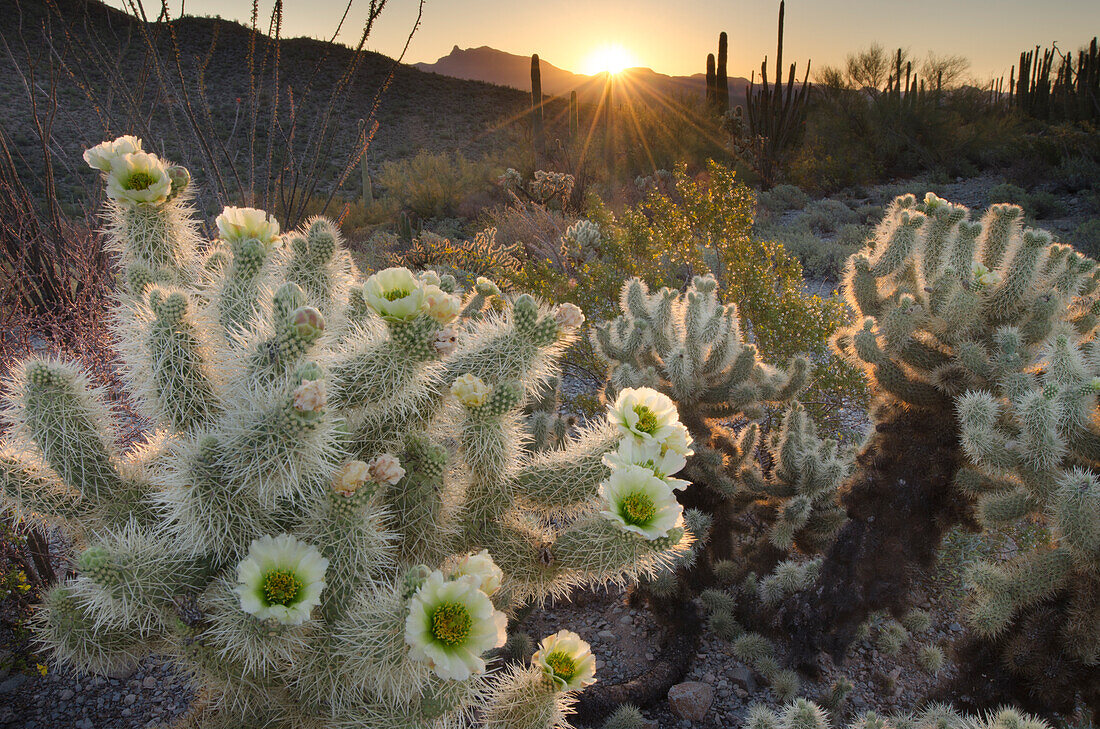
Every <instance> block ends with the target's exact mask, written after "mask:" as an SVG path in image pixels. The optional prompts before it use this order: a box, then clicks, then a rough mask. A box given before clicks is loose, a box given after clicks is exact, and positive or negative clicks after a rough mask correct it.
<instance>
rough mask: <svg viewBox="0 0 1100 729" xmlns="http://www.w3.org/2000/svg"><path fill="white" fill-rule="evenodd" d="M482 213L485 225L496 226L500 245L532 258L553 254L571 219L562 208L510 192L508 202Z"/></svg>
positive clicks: (550, 256) (551, 255)
mask: <svg viewBox="0 0 1100 729" xmlns="http://www.w3.org/2000/svg"><path fill="white" fill-rule="evenodd" d="M482 215H483V219H484V221H485V223H486V225H487V226H489V227H493V228H496V230H497V235H496V239H497V243H498V244H499V245H501V246H504V247H506V248H510V249H511V248H516V249H517V250H522V251H524V252H525V253H526V255H527V256H528V257H529V258H533V259H542V258H554V257H556V256H557V253H558V251H559V250H560V248H561V245H560V241H561V237H562V235H563V234H564V233H565V231H566V229H567V228H568V227H569V226H570V225H571V224H572V223H573V219H572V218H571V217H570V216H569V215H567V214H566V213H564V212H562V211H561V210H552V209H551V208H548V207H547V206H545V205H540V204H538V203H535V202H530V201H524V200H521V199H520V198H519V197H517V196H515V195H511V196H510V203H509V204H508V205H501V206H497V207H493V208H489V209H488V210H485V211H484V212H483V214H482Z"/></svg>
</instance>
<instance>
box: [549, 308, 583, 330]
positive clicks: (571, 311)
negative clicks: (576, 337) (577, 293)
mask: <svg viewBox="0 0 1100 729" xmlns="http://www.w3.org/2000/svg"><path fill="white" fill-rule="evenodd" d="M554 321H556V322H557V323H558V326H560V327H562V328H563V329H576V328H577V327H579V326H580V325H581V324H584V312H583V311H581V308H580V307H579V306H577V305H576V304H568V303H567V304H559V305H558V308H556V309H554Z"/></svg>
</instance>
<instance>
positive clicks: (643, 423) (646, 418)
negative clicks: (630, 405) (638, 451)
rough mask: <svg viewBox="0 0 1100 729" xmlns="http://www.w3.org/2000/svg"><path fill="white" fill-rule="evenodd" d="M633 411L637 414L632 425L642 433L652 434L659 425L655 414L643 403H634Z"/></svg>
mask: <svg viewBox="0 0 1100 729" xmlns="http://www.w3.org/2000/svg"><path fill="white" fill-rule="evenodd" d="M634 412H635V413H637V414H638V423H637V425H635V426H634V427H635V428H637V429H638V430H640V431H642V432H643V433H647V434H649V435H653V434H654V433H656V432H657V429H658V428H659V427H661V424H660V422H659V421H658V420H657V415H656V414H655V413H654V412H653V411H652V410H650V409H649V408H647V407H646V406H645V405H635V406H634Z"/></svg>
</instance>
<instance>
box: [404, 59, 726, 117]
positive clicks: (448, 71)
mask: <svg viewBox="0 0 1100 729" xmlns="http://www.w3.org/2000/svg"><path fill="white" fill-rule="evenodd" d="M413 65H414V66H415V67H416V68H418V69H420V70H421V71H430V72H433V73H438V74H441V75H443V76H451V77H453V78H460V79H467V80H472V81H485V82H488V83H492V84H498V85H500V86H511V87H512V88H516V89H520V90H523V91H530V89H531V57H530V56H519V55H516V54H514V53H506V52H505V51H499V50H497V49H495V48H490V47H489V46H481V47H480V48H466V49H462V48H459V47H458V46H455V47H454V48H453V49H451V52H450V53H449V54H447V55H446V56H443V57H442V58H440V59H439V60H438V61H436V62H435V63H416V64H413ZM539 70H540V72H541V75H542V91H543V93H545V94H549V95H551V96H566V95H568V94H569V92H570V91H576V92H577V96H578V97H579V98H580V99H581V101H582V102H586V103H596V102H598V101H599V98H600V94H601V93H602V91H603V86H604V79H605V74H596V75H594V76H589V75H585V74H580V73H573V72H572V71H566V70H565V69H562V68H558V67H557V66H555V65H554V64H552V63H549V62H548V61H547V60H546V59H544V58H540V59H539ZM616 79H617V80H618V81H619V82H620V83H621V84H622V85H623V86H625V87H631V88H635V89H637V90H639V92H640V95H641V96H642V97H643V98H644V97H646V96H660V97H666V98H670V97H677V96H686V95H697V96H703V95H704V94H705V92H706V83H707V82H706V76H705V74H702V73H699V74H695V75H694V76H668V75H666V74H663V73H657V72H656V71H654V70H653V69H651V68H644V67H638V68H628V69H626V70H624V71H622V72H621V73H619V74H618V75H617V76H616ZM729 85H730V98H731V101H732V102H733V103H741V100H743V99H744V97H745V87H746V86H747V85H748V79H744V78H737V77H735V78H731V79H730V80H729Z"/></svg>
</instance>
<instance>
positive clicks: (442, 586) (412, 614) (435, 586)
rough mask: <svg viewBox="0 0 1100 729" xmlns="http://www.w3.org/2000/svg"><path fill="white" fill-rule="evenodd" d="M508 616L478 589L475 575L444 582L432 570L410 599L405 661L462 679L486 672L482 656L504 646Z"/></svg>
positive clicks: (445, 675)
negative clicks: (420, 663) (406, 656)
mask: <svg viewBox="0 0 1100 729" xmlns="http://www.w3.org/2000/svg"><path fill="white" fill-rule="evenodd" d="M507 627H508V618H507V617H506V616H505V615H504V613H502V612H500V611H499V610H497V609H496V608H494V607H493V603H492V602H491V601H490V600H489V596H488V595H486V594H485V593H484V592H482V591H481V590H480V589H479V588H478V581H477V579H476V578H474V577H460V578H459V579H457V580H447V579H445V578H444V577H443V573H441V572H438V571H436V572H433V573H432V574H430V575H429V576H428V579H427V580H425V581H424V584H423V585H421V586H420V589H419V590H417V591H416V594H415V595H413V597H412V600H410V601H409V616H408V618H407V619H406V620H405V643H407V644H408V646H409V657H410V658H412V659H413V660H415V661H424V662H426V663H428V664H429V665H431V667H432V670H433V671H434V672H435V674H436V675H437V676H439V677H440V678H445V679H451V680H453V681H465V680H466V679H468V678H470V676H473V675H475V674H479V673H484V672H485V660H484V659H483V658H482V657H481V654H482V653H484V652H485V651H487V650H490V649H492V648H499V647H500V646H502V645H504V642H505V640H507V638H508V634H507V630H506V629H507Z"/></svg>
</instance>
